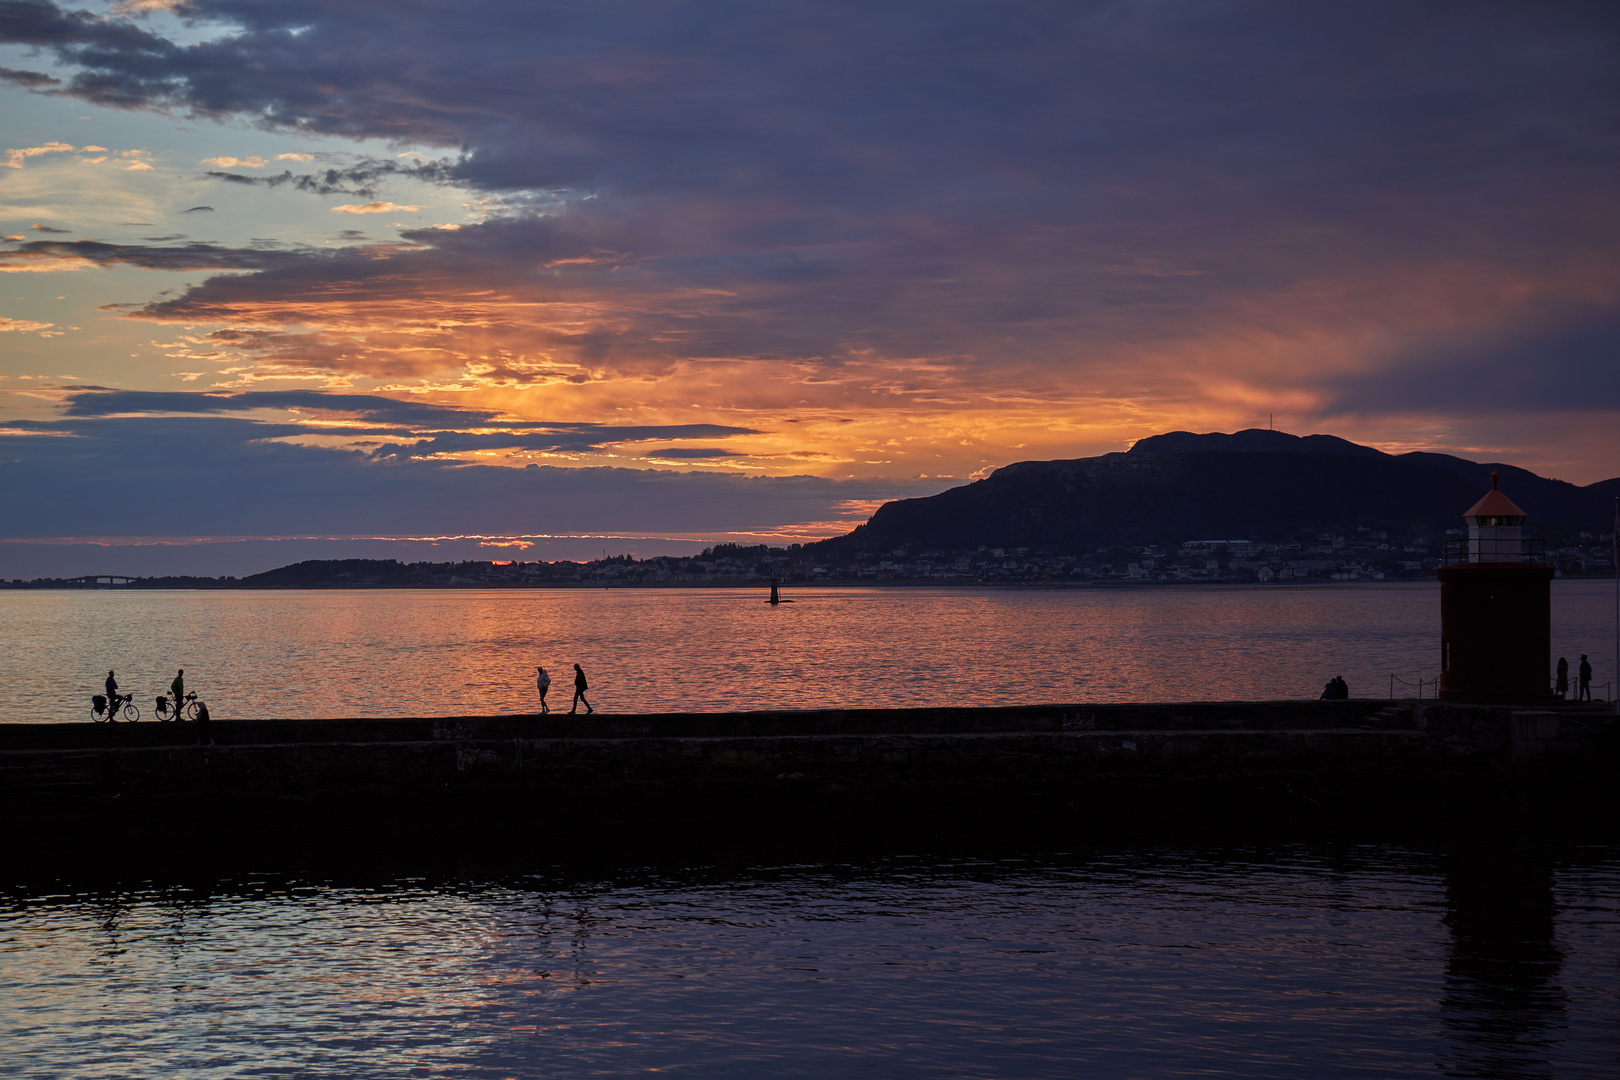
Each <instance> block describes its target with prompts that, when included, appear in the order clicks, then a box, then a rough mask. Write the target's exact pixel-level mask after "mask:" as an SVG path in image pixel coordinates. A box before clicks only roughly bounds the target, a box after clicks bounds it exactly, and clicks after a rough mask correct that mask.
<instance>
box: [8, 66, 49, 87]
mask: <svg viewBox="0 0 1620 1080" xmlns="http://www.w3.org/2000/svg"><path fill="white" fill-rule="evenodd" d="M0 82H8V83H11V84H13V85H14V86H22V87H26V88H28V89H29V90H39V89H42V88H43V87H47V86H60V85H61V84H62V80H61V79H57V78H53V77H51V76H50V75H46V74H45V73H43V72H40V71H22V70H19V69H17V68H8V67H0Z"/></svg>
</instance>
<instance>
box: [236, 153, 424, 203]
mask: <svg viewBox="0 0 1620 1080" xmlns="http://www.w3.org/2000/svg"><path fill="white" fill-rule="evenodd" d="M205 175H207V176H211V177H213V178H214V179H215V180H222V181H224V182H225V183H228V184H240V185H243V186H245V187H266V188H278V187H291V188H293V189H294V190H295V191H305V192H308V193H310V194H311V195H357V196H359V197H360V198H362V199H373V198H376V196H377V185H378V183H379V182H380V181H381V180H383V179H385V178H390V179H391V178H396V177H404V178H408V179H414V180H422V181H424V182H427V183H442V182H445V181H448V180H451V179H453V178H454V177H455V172H454V169H453V167H452V165H451V164H450V163H449V162H447V161H429V162H416V163H412V164H405V165H402V164H400V163H398V162H393V161H376V160H371V159H368V160H366V161H363V162H361V163H359V164H357V165H351V166H349V167H347V168H341V169H322V170H320V171H319V172H313V173H294V172H292V171H291V170H290V169H289V170H283V171H282V172H280V173H277V174H276V175H274V176H248V175H245V174H243V173H233V172H221V171H210V172H208V173H206V174H205Z"/></svg>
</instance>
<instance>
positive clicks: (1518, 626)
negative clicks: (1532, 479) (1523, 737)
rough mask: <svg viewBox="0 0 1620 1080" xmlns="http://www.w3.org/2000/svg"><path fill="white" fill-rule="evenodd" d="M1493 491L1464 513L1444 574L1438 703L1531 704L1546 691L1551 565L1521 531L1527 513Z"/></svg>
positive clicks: (1493, 476) (1448, 548)
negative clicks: (1463, 536) (1461, 533)
mask: <svg viewBox="0 0 1620 1080" xmlns="http://www.w3.org/2000/svg"><path fill="white" fill-rule="evenodd" d="M1496 485H1497V474H1496V473H1491V490H1490V491H1487V492H1486V493H1485V497H1484V498H1483V499H1481V500H1479V502H1477V503H1475V504H1474V505H1473V507H1472V508H1470V509H1469V511H1468V512H1467V513H1466V514H1464V515H1463V519H1464V520H1465V521H1467V522H1468V539H1467V540H1464V541H1460V542H1459V541H1450V542H1448V543H1447V545H1446V556H1445V565H1443V566H1442V567H1441V568H1440V570H1439V577H1440V700H1441V701H1456V702H1468V703H1472V704H1478V705H1527V704H1531V703H1534V702H1538V701H1542V700H1544V699H1545V698H1546V696H1547V669H1548V664H1549V660H1550V650H1551V639H1552V632H1551V631H1552V603H1551V602H1552V577H1553V572H1552V568H1551V567H1549V566H1547V565H1546V563H1547V559H1546V554H1545V549H1544V548H1543V547H1542V545H1541V543H1540V541H1536V540H1526V539H1525V538H1524V536H1523V528H1522V527H1523V525H1524V518H1525V513H1524V511H1523V510H1520V509H1519V508H1518V507H1517V506H1515V505H1514V504H1513V500H1512V499H1509V498H1508V497H1507V496H1506V495H1504V494H1503V493H1502V492H1501V490H1500V489H1499V488H1498V487H1497V486H1496Z"/></svg>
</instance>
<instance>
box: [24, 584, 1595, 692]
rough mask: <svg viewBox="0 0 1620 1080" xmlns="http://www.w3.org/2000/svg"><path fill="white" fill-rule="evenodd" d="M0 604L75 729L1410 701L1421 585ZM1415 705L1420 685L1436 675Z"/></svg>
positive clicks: (1427, 632) (405, 593)
mask: <svg viewBox="0 0 1620 1080" xmlns="http://www.w3.org/2000/svg"><path fill="white" fill-rule="evenodd" d="M1612 590H1613V585H1612V583H1611V582H1604V581H1556V582H1554V583H1553V655H1554V656H1559V655H1563V656H1567V657H1569V658H1570V660H1571V666H1572V667H1573V665H1574V661H1575V659H1576V658H1577V657H1578V656H1579V655H1580V654H1581V653H1590V654H1591V655H1592V656H1593V659H1594V664H1595V666H1596V667H1597V669H1598V675H1597V679H1596V682H1597V683H1598V684H1599V685H1600V686H1602V685H1603V684H1605V683H1607V681H1608V680H1609V679H1610V678H1611V677H1612V675H1611V673H1609V672H1608V671H1607V669H1608V668H1609V667H1611V666H1612V660H1611V659H1610V658H1609V652H1610V645H1609V643H1610V642H1612V641H1613V629H1612V627H1613V618H1614V607H1613V591H1612ZM787 595H789V596H791V597H792V598H793V599H794V600H795V601H796V602H795V603H792V604H783V605H781V606H779V607H771V606H770V605H768V604H766V603H764V602H763V601H764V599H765V594H764V592H763V590H752V589H534V590H489V591H447V590H439V591H435V590H379V591H374V592H365V591H348V590H325V591H285V592H283V591H275V592H270V591H229V592H203V591H172V592H170V591H152V592H147V591H116V590H101V591H90V592H67V591H6V592H0V619H3V620H4V626H5V628H6V637H7V646H8V647H7V648H6V649H5V650H4V651H3V652H0V690H3V691H4V693H3V700H4V704H3V706H0V716H3V720H4V721H5V722H12V723H15V722H26V721H34V722H38V721H78V720H83V719H85V718H86V717H87V716H88V711H89V710H88V702H89V698H90V695H91V694H93V693H96V692H98V691H99V690H100V688H101V683H102V680H103V679H104V678H105V676H106V673H107V671H108V670H109V669H112V670H116V671H117V672H118V680H119V683H120V686H121V688H122V689H123V690H124V691H125V692H128V693H133V694H135V695H136V700H137V702H138V703H140V704H142V705H143V707H146V708H147V709H148V712H150V705H151V703H152V699H153V698H154V697H155V696H156V695H157V694H159V693H163V692H165V689H166V687H167V686H168V684H169V680H170V679H171V678H172V677H173V676H174V673H175V671H176V670H177V669H179V668H185V669H186V678H187V685H188V686H189V687H191V688H192V689H195V690H198V691H199V692H200V693H201V696H202V697H203V698H204V699H205V700H207V701H208V703H209V705H210V708H211V709H212V711H213V714H214V716H215V717H216V718H220V719H228V718H233V717H240V718H296V717H337V716H345V717H354V716H453V715H467V714H500V713H525V712H532V711H533V710H534V700H535V695H534V669H535V667H536V666H537V665H542V664H543V665H545V666H546V667H547V668H548V669H549V670H550V671H551V673H552V677H553V679H554V680H555V683H554V685H553V688H552V692H551V701H552V704H553V705H555V704H557V702H558V701H559V699H560V701H561V703H562V705H563V707H565V708H566V707H567V705H568V702H569V699H570V696H571V693H572V690H571V686H572V664H574V663H576V662H577V663H579V664H581V665H582V666H583V667H584V669H585V671H586V673H587V675H588V676H589V678H590V681H591V687H592V690H591V694H590V700H591V701H592V703H593V704H595V705H596V706H597V707H598V708H600V709H604V710H608V711H611V712H616V713H649V712H664V711H706V710H741V709H813V708H823V707H861V706H867V707H871V706H885V707H907V706H938V705H1017V704H1029V703H1057V702H1062V703H1068V702H1120V701H1198V700H1267V699H1285V698H1301V697H1315V696H1316V695H1317V694H1318V693H1319V692H1320V691H1321V688H1322V684H1323V683H1325V682H1326V681H1327V680H1328V679H1329V678H1330V677H1331V676H1334V675H1343V676H1344V677H1345V678H1346V680H1348V682H1349V684H1350V687H1351V692H1352V694H1353V695H1354V696H1356V697H1381V696H1384V695H1386V694H1388V692H1389V689H1390V685H1391V684H1390V676H1391V675H1392V674H1393V675H1397V676H1400V677H1401V678H1402V679H1404V680H1405V683H1404V684H1402V683H1396V684H1395V689H1396V691H1397V696H1404V697H1410V696H1414V695H1415V694H1416V686H1415V684H1416V682H1417V680H1418V679H1420V678H1421V679H1424V680H1429V681H1430V682H1431V683H1432V680H1433V679H1434V678H1435V677H1436V675H1437V674H1438V671H1437V665H1438V659H1439V621H1440V616H1439V589H1438V586H1437V585H1435V584H1432V583H1403V584H1396V583H1390V584H1356V585H1344V586H1338V587H1331V586H1320V587H1318V586H1288V587H1255V588H1244V587H1230V586H1228V587H1206V588H1199V587H1172V588H1141V589H1134V588H1132V589H1051V590H1035V589H1024V590H1010V589H1001V590H997V589H959V588H842V589H837V588H818V589H801V590H790V591H789V592H788V594H787ZM1425 693H1426V694H1429V695H1432V694H1433V687H1432V685H1429V686H1428V687H1427V688H1426V690H1425Z"/></svg>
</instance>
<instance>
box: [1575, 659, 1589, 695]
mask: <svg viewBox="0 0 1620 1080" xmlns="http://www.w3.org/2000/svg"><path fill="white" fill-rule="evenodd" d="M1580 676H1581V692H1580V693H1579V694H1577V695H1576V697H1575V700H1577V701H1591V700H1592V662H1591V661H1590V660H1588V659H1587V658H1586V654H1585V653H1581V667H1580Z"/></svg>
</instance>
